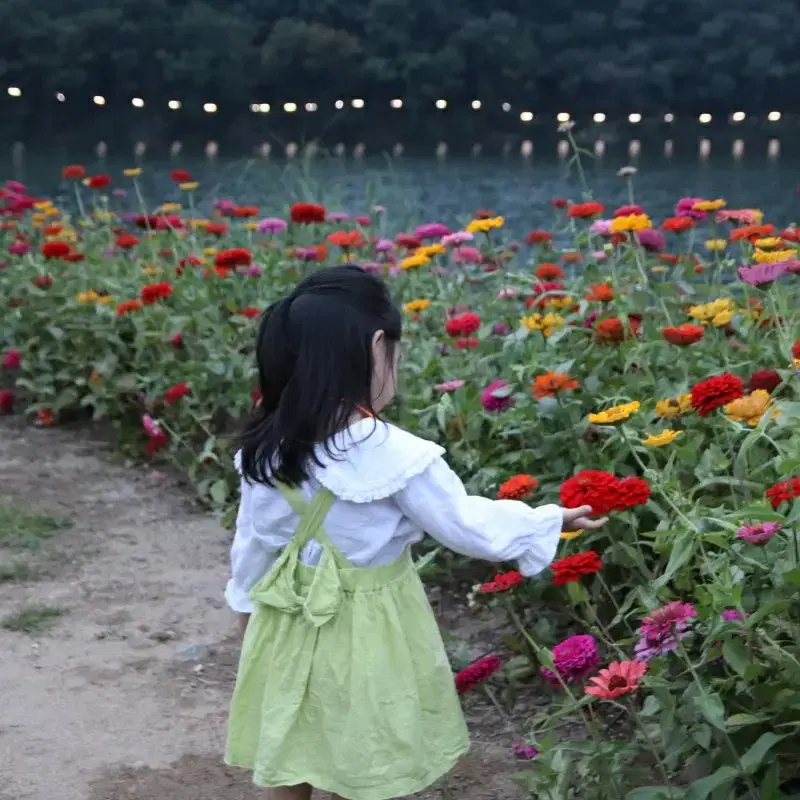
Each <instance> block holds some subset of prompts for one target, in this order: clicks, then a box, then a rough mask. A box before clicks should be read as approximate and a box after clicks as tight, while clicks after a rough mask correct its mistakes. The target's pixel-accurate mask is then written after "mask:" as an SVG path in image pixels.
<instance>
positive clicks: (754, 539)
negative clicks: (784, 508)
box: [736, 522, 783, 545]
mask: <svg viewBox="0 0 800 800" xmlns="http://www.w3.org/2000/svg"><path fill="white" fill-rule="evenodd" d="M782 527H783V525H782V524H781V523H780V522H762V523H761V524H760V525H745V526H744V527H743V528H739V530H738V531H736V535H737V536H738V537H739V538H740V539H743V540H744V541H745V542H747V543H748V544H759V545H760V544H766V543H767V542H768V541H769V540H770V539H771V538H772V537H773V536H774V535H775V534H776V533H777V532H778V531H779V530H780V529H781V528H782Z"/></svg>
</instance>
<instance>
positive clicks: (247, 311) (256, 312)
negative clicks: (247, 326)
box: [239, 306, 261, 319]
mask: <svg viewBox="0 0 800 800" xmlns="http://www.w3.org/2000/svg"><path fill="white" fill-rule="evenodd" d="M239 314H241V315H242V316H243V317H247V318H248V319H255V318H256V317H260V316H261V309H260V308H253V307H252V306H250V307H248V308H243V309H242V310H241V311H240V312H239Z"/></svg>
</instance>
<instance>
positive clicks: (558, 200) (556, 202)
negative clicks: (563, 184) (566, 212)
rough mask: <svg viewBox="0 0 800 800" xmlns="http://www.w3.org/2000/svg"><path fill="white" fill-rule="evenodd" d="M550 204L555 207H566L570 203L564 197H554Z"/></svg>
mask: <svg viewBox="0 0 800 800" xmlns="http://www.w3.org/2000/svg"><path fill="white" fill-rule="evenodd" d="M550 205H551V206H553V208H566V207H567V206H568V205H569V200H565V199H564V198H563V197H554V198H553V199H552V200H551V201H550Z"/></svg>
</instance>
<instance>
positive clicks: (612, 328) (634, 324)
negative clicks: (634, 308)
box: [594, 317, 639, 344]
mask: <svg viewBox="0 0 800 800" xmlns="http://www.w3.org/2000/svg"><path fill="white" fill-rule="evenodd" d="M638 333H639V320H637V319H636V318H634V317H628V327H627V328H626V326H625V325H623V323H622V320H621V319H618V318H617V317H611V318H610V319H603V320H600V321H599V322H598V323H597V324H596V325H595V326H594V340H595V341H596V342H598V343H599V344H618V343H619V342H622V341H624V340H625V339H626V338H627V337H628V336H630V335H631V334H638Z"/></svg>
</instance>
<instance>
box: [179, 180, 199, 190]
mask: <svg viewBox="0 0 800 800" xmlns="http://www.w3.org/2000/svg"><path fill="white" fill-rule="evenodd" d="M178 188H179V189H182V190H183V191H184V192H193V191H194V190H195V189H199V188H200V184H199V183H198V182H197V181H187V182H186V183H179V184H178Z"/></svg>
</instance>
